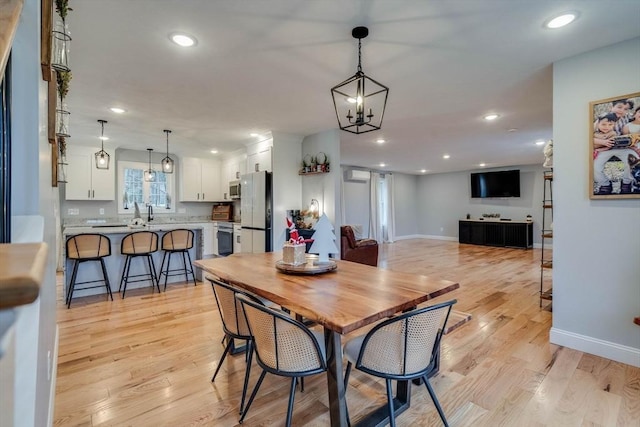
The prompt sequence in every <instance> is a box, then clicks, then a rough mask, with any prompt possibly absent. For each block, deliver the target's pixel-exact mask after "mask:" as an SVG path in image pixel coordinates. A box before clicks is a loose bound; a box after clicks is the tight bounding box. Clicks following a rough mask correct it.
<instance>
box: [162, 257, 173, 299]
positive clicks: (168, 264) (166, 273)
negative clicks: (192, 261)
mask: <svg viewBox="0 0 640 427" xmlns="http://www.w3.org/2000/svg"><path fill="white" fill-rule="evenodd" d="M164 254H165V255H166V254H167V253H166V252H165V253H164ZM171 254H172V252H169V259H167V270H166V271H165V273H164V291H165V292H166V291H167V279H168V278H169V270H170V267H171Z"/></svg>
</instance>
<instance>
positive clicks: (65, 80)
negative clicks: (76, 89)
mask: <svg viewBox="0 0 640 427" xmlns="http://www.w3.org/2000/svg"><path fill="white" fill-rule="evenodd" d="M71 77H72V76H71V71H58V72H57V73H56V79H57V81H58V95H59V96H60V101H62V100H64V99H65V98H66V96H67V94H68V93H69V82H70V81H71Z"/></svg>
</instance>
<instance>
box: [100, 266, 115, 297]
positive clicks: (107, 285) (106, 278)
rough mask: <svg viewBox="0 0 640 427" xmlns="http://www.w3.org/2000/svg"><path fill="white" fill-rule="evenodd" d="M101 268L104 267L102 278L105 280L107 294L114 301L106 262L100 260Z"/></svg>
mask: <svg viewBox="0 0 640 427" xmlns="http://www.w3.org/2000/svg"><path fill="white" fill-rule="evenodd" d="M100 266H101V267H102V278H103V279H104V285H105V286H106V287H107V292H109V296H110V297H111V301H113V294H112V293H111V283H109V276H108V275H107V268H106V267H105V266H104V260H103V259H102V258H100Z"/></svg>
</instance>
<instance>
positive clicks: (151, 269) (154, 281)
mask: <svg viewBox="0 0 640 427" xmlns="http://www.w3.org/2000/svg"><path fill="white" fill-rule="evenodd" d="M147 267H149V277H150V278H151V292H155V289H154V288H155V286H154V285H155V284H156V274H155V270H154V269H153V267H152V266H151V255H147Z"/></svg>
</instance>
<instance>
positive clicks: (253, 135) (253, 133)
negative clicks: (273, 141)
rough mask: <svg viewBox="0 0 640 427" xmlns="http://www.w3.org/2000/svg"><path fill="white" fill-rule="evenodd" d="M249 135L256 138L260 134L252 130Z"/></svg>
mask: <svg viewBox="0 0 640 427" xmlns="http://www.w3.org/2000/svg"><path fill="white" fill-rule="evenodd" d="M249 136H252V137H254V138H255V137H257V136H259V135H258V134H257V133H255V132H252V133H250V134H249Z"/></svg>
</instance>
